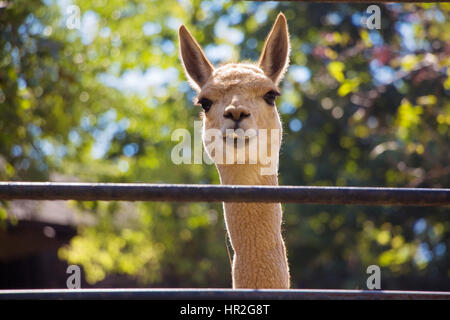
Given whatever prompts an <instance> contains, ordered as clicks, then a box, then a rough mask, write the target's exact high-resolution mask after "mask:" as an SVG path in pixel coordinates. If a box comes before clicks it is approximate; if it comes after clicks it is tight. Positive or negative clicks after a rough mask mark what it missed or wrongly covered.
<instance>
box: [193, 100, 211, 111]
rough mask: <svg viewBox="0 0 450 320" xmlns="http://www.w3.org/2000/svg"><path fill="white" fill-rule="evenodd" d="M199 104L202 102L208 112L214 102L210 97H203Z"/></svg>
mask: <svg viewBox="0 0 450 320" xmlns="http://www.w3.org/2000/svg"><path fill="white" fill-rule="evenodd" d="M197 104H200V105H201V106H202V108H203V110H205V112H208V111H209V109H210V108H211V106H212V104H213V102H212V101H211V100H209V99H206V98H202V99H200V100H198V102H197Z"/></svg>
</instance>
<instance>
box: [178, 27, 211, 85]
mask: <svg viewBox="0 0 450 320" xmlns="http://www.w3.org/2000/svg"><path fill="white" fill-rule="evenodd" d="M178 36H179V38H180V56H181V62H182V63H183V67H184V70H185V72H186V75H187V77H188V78H189V80H190V81H189V82H190V83H191V86H192V87H193V88H194V89H195V90H197V91H199V90H200V89H201V87H202V86H203V85H204V84H205V83H206V81H207V80H208V79H209V77H210V76H211V74H212V72H213V71H214V67H213V66H212V65H211V63H210V62H209V61H208V59H207V58H206V56H205V54H204V53H203V50H202V49H201V48H200V46H199V44H198V43H197V41H195V39H194V38H193V37H192V36H191V34H190V33H189V31H188V30H187V29H186V27H185V26H184V25H182V26H181V27H180V29H179V31H178Z"/></svg>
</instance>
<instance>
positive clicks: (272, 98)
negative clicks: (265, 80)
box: [263, 90, 280, 106]
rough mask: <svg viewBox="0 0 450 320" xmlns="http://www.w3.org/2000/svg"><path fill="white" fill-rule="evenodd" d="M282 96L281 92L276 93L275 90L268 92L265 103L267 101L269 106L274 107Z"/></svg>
mask: <svg viewBox="0 0 450 320" xmlns="http://www.w3.org/2000/svg"><path fill="white" fill-rule="evenodd" d="M279 95H280V93H279V92H277V91H275V90H270V91H269V92H267V93H266V94H265V95H264V97H263V99H264V101H266V103H267V104H268V105H269V106H274V105H275V99H276V98H277V97H278V96H279Z"/></svg>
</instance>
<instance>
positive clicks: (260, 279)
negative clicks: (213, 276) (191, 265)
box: [217, 165, 289, 289]
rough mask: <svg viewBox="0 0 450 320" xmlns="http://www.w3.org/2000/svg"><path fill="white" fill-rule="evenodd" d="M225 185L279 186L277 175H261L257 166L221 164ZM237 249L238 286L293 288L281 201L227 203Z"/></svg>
mask: <svg viewBox="0 0 450 320" xmlns="http://www.w3.org/2000/svg"><path fill="white" fill-rule="evenodd" d="M217 168H218V170H219V175H220V180H221V183H222V184H231V185H274V186H276V185H278V177H277V175H267V176H264V175H261V174H260V170H259V169H260V168H259V166H257V165H253V166H252V165H223V166H219V165H218V166H217ZM224 213H225V221H226V225H227V230H228V234H229V236H230V240H231V244H232V246H233V249H234V259H233V271H232V272H233V287H234V288H278V289H281V288H284V289H286V288H289V270H288V264H287V259H286V249H285V246H284V242H283V239H282V236H281V222H282V211H281V204H280V203H233V202H228V203H224Z"/></svg>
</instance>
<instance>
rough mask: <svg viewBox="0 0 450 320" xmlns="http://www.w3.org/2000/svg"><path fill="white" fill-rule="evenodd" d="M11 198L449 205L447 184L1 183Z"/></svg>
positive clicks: (1, 194) (0, 196)
mask: <svg viewBox="0 0 450 320" xmlns="http://www.w3.org/2000/svg"><path fill="white" fill-rule="evenodd" d="M14 199H30V200H84V201H94V200H105V201H110V200H121V201H174V202H177V201H180V202H222V201H224V202H285V203H308V204H359V205H399V206H449V205H450V189H418V188H358V187H307V186H231V185H177V184H128V183H59V182H0V200H14Z"/></svg>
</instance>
